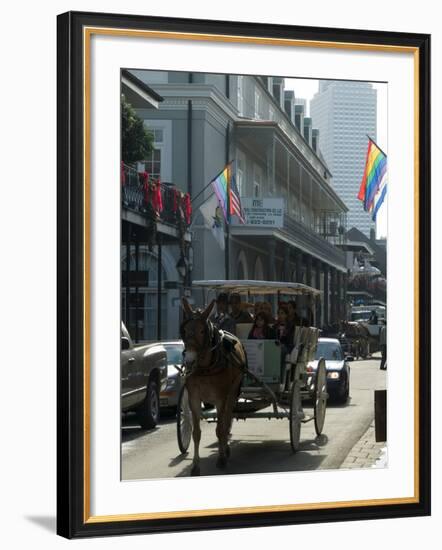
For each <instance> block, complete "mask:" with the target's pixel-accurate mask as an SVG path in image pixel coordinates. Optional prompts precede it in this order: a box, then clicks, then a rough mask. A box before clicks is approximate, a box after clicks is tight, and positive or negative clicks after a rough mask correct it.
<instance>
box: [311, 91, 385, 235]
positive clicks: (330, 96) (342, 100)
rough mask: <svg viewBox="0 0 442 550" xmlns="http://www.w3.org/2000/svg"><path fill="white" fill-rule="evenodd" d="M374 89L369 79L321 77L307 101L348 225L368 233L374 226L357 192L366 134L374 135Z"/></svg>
mask: <svg viewBox="0 0 442 550" xmlns="http://www.w3.org/2000/svg"><path fill="white" fill-rule="evenodd" d="M376 94H377V92H376V90H375V89H374V88H373V86H372V84H370V83H368V82H347V81H337V80H322V81H320V82H319V91H318V92H317V93H316V94H315V96H314V97H313V99H312V100H311V102H310V115H311V118H312V120H313V125H314V127H315V128H318V130H319V146H320V148H321V152H322V154H323V156H324V158H325V161H326V162H327V164H328V166H329V168H330V170H331V173H332V175H333V187H334V188H335V191H336V192H337V193H338V195H339V197H340V198H341V199H342V200H343V201H344V203H345V204H346V205H347V207H348V208H349V212H348V214H347V227H348V228H351V227H357V228H358V229H359V230H360V231H362V232H363V233H364V234H365V235H367V236H370V229H371V228H373V227H374V225H375V224H374V222H372V221H371V216H370V214H368V213H367V212H364V210H363V208H362V203H361V201H359V200H358V198H357V194H358V191H359V186H360V182H361V178H362V174H363V171H364V166H365V157H366V152H367V143H368V138H367V135H369V136H370V137H371V138H373V139H376Z"/></svg>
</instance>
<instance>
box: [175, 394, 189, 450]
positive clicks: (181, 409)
mask: <svg viewBox="0 0 442 550" xmlns="http://www.w3.org/2000/svg"><path fill="white" fill-rule="evenodd" d="M176 420H177V425H176V427H177V438H178V447H179V449H180V451H181V453H183V454H184V453H186V452H187V449H188V448H189V445H190V440H191V439H192V429H193V421H192V412H191V410H190V405H189V393H188V392H187V388H186V387H185V386H183V387H182V388H181V391H180V396H179V398H178V407H177V415H176Z"/></svg>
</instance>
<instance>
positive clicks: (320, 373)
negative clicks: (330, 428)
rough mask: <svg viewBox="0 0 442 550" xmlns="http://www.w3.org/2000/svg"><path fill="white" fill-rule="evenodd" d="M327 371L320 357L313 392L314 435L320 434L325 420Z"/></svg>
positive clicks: (323, 360)
mask: <svg viewBox="0 0 442 550" xmlns="http://www.w3.org/2000/svg"><path fill="white" fill-rule="evenodd" d="M327 398H328V394H327V371H326V369H325V359H324V358H323V357H321V359H320V360H319V362H318V369H317V371H316V384H315V392H314V405H313V410H314V418H315V431H316V435H321V433H322V429H323V427H324V421H325V411H326V409H327Z"/></svg>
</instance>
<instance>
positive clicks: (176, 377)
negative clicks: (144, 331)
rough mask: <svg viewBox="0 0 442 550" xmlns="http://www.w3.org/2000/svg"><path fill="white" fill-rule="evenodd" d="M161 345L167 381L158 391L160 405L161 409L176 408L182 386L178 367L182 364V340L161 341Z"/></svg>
mask: <svg viewBox="0 0 442 550" xmlns="http://www.w3.org/2000/svg"><path fill="white" fill-rule="evenodd" d="M162 345H163V347H164V349H165V350H166V353H167V383H166V386H165V388H164V389H163V390H162V391H161V393H160V407H161V408H162V409H176V408H177V406H178V396H179V393H180V390H181V386H182V376H180V372H179V368H181V366H182V364H183V350H184V343H183V341H182V340H174V341H169V342H162ZM176 367H178V368H176Z"/></svg>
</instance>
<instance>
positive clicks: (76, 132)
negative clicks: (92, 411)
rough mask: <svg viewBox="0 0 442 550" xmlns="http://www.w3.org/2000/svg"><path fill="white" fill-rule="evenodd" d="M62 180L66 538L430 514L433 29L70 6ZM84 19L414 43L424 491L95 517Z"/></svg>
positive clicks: (60, 452) (64, 49)
mask: <svg viewBox="0 0 442 550" xmlns="http://www.w3.org/2000/svg"><path fill="white" fill-rule="evenodd" d="M57 25H58V29H57V30H58V42H57V75H58V76H57V85H58V99H57V113H58V121H57V137H58V150H57V160H58V163H57V164H58V166H57V179H58V198H57V208H58V221H57V230H58V239H57V255H58V259H57V270H58V287H57V300H58V328H57V341H58V352H57V354H58V355H57V361H58V382H57V414H58V421H57V440H58V442H57V464H58V468H57V486H58V488H57V532H58V534H59V535H61V536H63V537H67V538H78V537H91V536H108V535H124V534H135V533H158V532H174V531H187V530H201V529H232V528H244V527H249V526H250V527H252V526H253V527H257V526H275V525H290V524H300V523H316V522H335V521H348V520H364V519H378V518H396V517H411V516H424V515H429V514H430V471H431V468H430V467H431V464H430V431H431V423H430V420H431V419H430V409H431V403H430V333H431V330H430V328H431V327H430V315H431V295H430V258H431V255H430V223H431V221H430V36H429V35H427V34H413V33H393V32H378V31H367V30H350V29H331V28H316V27H296V26H289V25H268V24H257V23H239V22H227V21H210V20H193V19H177V18H163V17H146V16H132V15H116V14H104V13H82V12H69V13H64V14H62V15H59V16H58V21H57ZM85 27H107V28H112V29H142V30H155V31H168V32H188V33H204V34H216V35H235V36H241V37H245V38H247V37H270V38H279V39H297V40H304V41H325V42H329V43H344V44H345V43H347V44H352V43H358V44H366V45H385V46H397V47H401V46H403V47H409V48H413V49H415V51H416V55H417V56H418V59H419V75H418V88H419V105H418V115H419V125H418V136H419V137H418V142H417V147H418V151H419V169H418V175H417V176H418V181H419V185H418V190H419V200H418V205H417V208H418V214H419V218H418V219H419V225H418V251H419V258H418V272H419V281H420V282H419V289H418V295H417V296H416V299H417V302H418V312H417V313H418V316H419V328H418V333H419V348H418V362H419V369H418V387H419V394H418V395H417V396H416V399H417V403H418V415H419V416H418V418H419V424H418V426H419V434H420V443H419V449H418V457H419V468H418V479H419V482H418V498H417V499H416V500H415V502H411V503H406V504H401V503H399V504H380V505H367V506H365V505H364V506H347V507H340V508H321V509H315V510H312V509H310V510H307V509H306V510H294V511H281V512H277V511H267V512H259V513H258V512H251V513H241V514H235V513H232V514H219V515H209V516H201V517H186V516H185V513H183V516H182V517H173V518H167V517H166V518H164V517H163V518H161V517H158V518H153V519H134V520H127V519H125V520H121V521H119V520H118V519H117V520H115V518H113V520H112V521H93V518H89V517H88V513H87V499H88V498H89V495H88V494H87V490H85V483H84V481H85V471H86V472H87V465H86V464H85V458H84V457H85V452H84V451H85V433H84V430H85V415H84V410H85V409H84V406H85V402H86V400H87V399H88V398H89V396H88V387H87V384H85V375H84V368H83V367H84V360H85V359H84V358H85V352H84V349H85V347H84V345H85V341H84V339H85V333H84V331H85V313H86V312H85V310H84V306H83V303H84V300H83V298H84V293H85V287H84V273H85V269H87V266H86V265H85V262H84V260H83V258H84V257H85V249H84V247H85V246H86V244H85V241H84V231H85V219H86V215H87V213H86V212H85V210H84V206H83V205H84V196H83V184H82V182H83V178H84V168H83V167H84V152H83V147H84V119H83V112H84V111H83V110H84V100H85V98H84V82H83V69H84V67H83V62H84V57H83V48H84V32H83V31H84V28H85Z"/></svg>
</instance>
